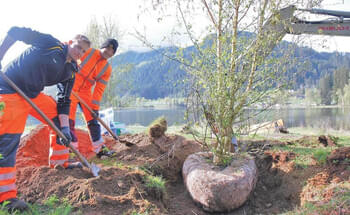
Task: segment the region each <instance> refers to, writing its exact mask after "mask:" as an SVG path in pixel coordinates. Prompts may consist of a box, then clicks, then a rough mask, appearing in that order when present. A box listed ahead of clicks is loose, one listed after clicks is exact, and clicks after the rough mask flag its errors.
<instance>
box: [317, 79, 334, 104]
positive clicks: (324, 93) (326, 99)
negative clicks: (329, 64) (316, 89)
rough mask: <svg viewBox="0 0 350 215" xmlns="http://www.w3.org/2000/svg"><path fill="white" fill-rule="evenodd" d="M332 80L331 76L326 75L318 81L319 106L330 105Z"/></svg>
mask: <svg viewBox="0 0 350 215" xmlns="http://www.w3.org/2000/svg"><path fill="white" fill-rule="evenodd" d="M332 87H333V78H332V76H331V74H326V75H325V76H323V77H322V78H321V79H320V95H321V104H324V105H330V104H331V103H332Z"/></svg>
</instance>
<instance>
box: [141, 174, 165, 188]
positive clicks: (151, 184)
mask: <svg viewBox="0 0 350 215" xmlns="http://www.w3.org/2000/svg"><path fill="white" fill-rule="evenodd" d="M145 186H146V187H148V188H154V189H156V190H160V191H162V192H165V180H164V179H163V178H162V177H161V176H152V175H146V176H145Z"/></svg>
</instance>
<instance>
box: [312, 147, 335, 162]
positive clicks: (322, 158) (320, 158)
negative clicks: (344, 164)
mask: <svg viewBox="0 0 350 215" xmlns="http://www.w3.org/2000/svg"><path fill="white" fill-rule="evenodd" d="M330 153H331V152H330V151H329V150H326V149H322V148H320V149H316V150H315V151H314V152H313V156H314V158H315V159H316V160H317V162H318V163H319V164H322V165H323V164H325V163H326V161H327V156H328V155H330Z"/></svg>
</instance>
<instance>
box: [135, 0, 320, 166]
mask: <svg viewBox="0 0 350 215" xmlns="http://www.w3.org/2000/svg"><path fill="white" fill-rule="evenodd" d="M152 3H153V8H154V9H155V10H156V11H158V12H169V11H170V12H172V11H173V9H174V8H176V11H175V14H176V15H177V17H178V20H179V23H181V26H183V28H182V30H180V31H173V32H174V34H175V35H181V36H183V35H184V34H185V35H187V36H188V38H189V40H190V41H191V43H192V44H193V45H194V47H195V51H194V52H193V54H192V55H191V56H188V55H187V56H186V53H182V54H178V55H177V56H172V57H173V58H175V59H176V60H177V61H179V62H182V63H183V65H184V69H185V70H186V71H187V73H188V74H189V77H190V78H189V80H188V81H189V82H190V86H191V93H192V96H191V97H190V98H193V99H194V100H195V101H194V102H191V103H192V104H199V106H198V108H199V112H200V113H201V114H202V116H203V118H204V119H205V122H206V123H207V125H208V127H209V128H210V129H211V131H212V133H214V134H215V138H216V142H217V144H214V146H213V148H212V151H213V154H214V158H213V161H214V163H216V164H224V163H225V161H227V157H230V156H232V155H231V154H230V151H231V146H232V144H231V139H232V137H233V136H234V135H235V134H237V133H239V130H240V128H241V127H242V126H244V123H245V122H246V121H247V116H246V115H245V109H246V108H249V107H251V106H253V105H256V104H261V103H265V104H268V105H271V104H273V103H274V101H275V99H276V95H279V94H278V92H279V91H280V90H281V89H283V88H284V87H285V86H286V80H285V76H284V72H285V71H286V67H287V63H286V62H288V64H290V63H292V62H293V61H292V60H291V58H290V57H288V55H290V54H291V53H292V52H291V50H289V47H284V48H282V51H281V52H274V53H273V54H272V55H271V52H272V50H273V48H274V47H275V45H276V44H277V43H278V42H279V41H281V40H282V38H283V36H284V35H285V34H286V33H285V31H283V28H286V27H287V25H288V20H287V19H289V18H290V16H289V15H291V14H288V13H287V14H285V13H280V11H279V10H280V9H281V8H284V7H286V6H288V5H289V4H293V3H309V6H313V5H312V4H313V3H315V1H312V0H310V1H282V0H260V1H252V0H214V1H207V0H190V1H189V0H176V1H170V0H169V1H167V0H157V1H152ZM160 14H161V15H160V16H159V18H158V20H159V21H162V20H163V18H166V17H168V16H167V15H164V13H160ZM198 14H200V16H202V17H206V18H207V19H208V20H210V22H209V24H208V25H207V26H203V28H202V29H204V32H203V34H204V35H206V38H205V39H204V40H202V42H200V41H201V40H200V38H198V37H197V35H198V34H196V28H198V26H197V25H198V23H196V22H195V20H196V19H195V17H194V15H198ZM247 31H248V32H247ZM183 32H185V33H183ZM249 32H250V33H249ZM140 38H141V39H143V41H144V42H145V43H146V44H149V43H147V41H145V37H142V36H140ZM191 110H192V109H191ZM197 111H198V110H197ZM204 140H205V139H204Z"/></svg>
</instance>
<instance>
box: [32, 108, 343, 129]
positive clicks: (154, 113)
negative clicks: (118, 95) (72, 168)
mask: <svg viewBox="0 0 350 215" xmlns="http://www.w3.org/2000/svg"><path fill="white" fill-rule="evenodd" d="M256 112H257V111H256V110H249V111H247V114H254V113H256ZM184 113H185V109H184V108H169V109H154V108H138V109H123V110H116V111H115V114H114V120H115V121H118V122H123V123H125V124H126V125H134V124H139V125H143V126H147V125H149V124H150V123H151V122H152V121H153V120H155V119H156V118H158V117H160V116H165V117H166V119H167V121H168V125H175V124H183V123H184V122H185V120H184ZM280 118H282V119H283V120H284V122H285V125H286V126H287V128H290V127H313V128H333V129H336V130H339V129H342V130H350V108H309V109H308V108H298V109H276V110H269V111H267V112H265V113H263V114H259V115H258V117H257V119H256V120H254V121H251V123H252V124H253V123H257V122H263V121H271V120H276V119H280ZM38 123H39V122H38V121H37V120H35V119H33V118H32V117H30V118H29V119H28V121H27V125H28V124H38ZM77 125H83V121H82V120H81V119H78V120H77Z"/></svg>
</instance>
